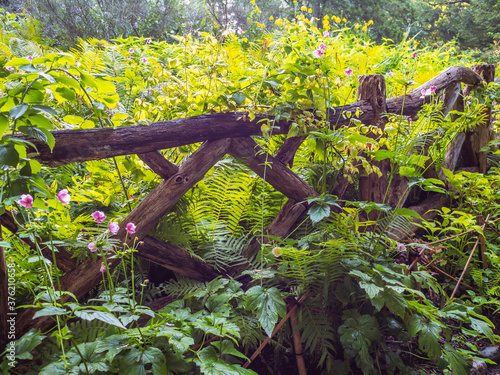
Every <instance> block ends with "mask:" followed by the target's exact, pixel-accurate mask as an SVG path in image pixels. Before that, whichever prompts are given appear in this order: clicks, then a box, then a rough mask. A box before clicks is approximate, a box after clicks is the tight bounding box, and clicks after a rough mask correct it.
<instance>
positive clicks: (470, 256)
mask: <svg viewBox="0 0 500 375" xmlns="http://www.w3.org/2000/svg"><path fill="white" fill-rule="evenodd" d="M489 218H490V215H489V214H488V216H487V217H486V220H485V221H484V224H483V225H482V226H481V230H484V227H486V224H487V223H488V219H489ZM479 240H480V237H479V236H478V237H477V241H476V243H475V244H474V247H473V248H472V251H471V252H470V255H469V259H467V263H465V267H464V270H463V271H462V274H461V275H460V278H459V279H458V282H457V285H456V286H455V289H453V293H451V296H450V302H451V301H453V297H455V293H456V292H457V289H458V286H459V285H460V283H461V282H462V279H463V278H464V275H465V272H466V271H467V268H468V267H469V264H470V261H471V260H472V256H473V255H474V251H476V247H477V245H478V244H479Z"/></svg>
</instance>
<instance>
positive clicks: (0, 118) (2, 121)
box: [0, 115, 9, 136]
mask: <svg viewBox="0 0 500 375" xmlns="http://www.w3.org/2000/svg"><path fill="white" fill-rule="evenodd" d="M8 129H9V119H8V118H7V117H5V116H4V115H0V136H1V135H2V134H4V133H5V132H6V131H7V130H8Z"/></svg>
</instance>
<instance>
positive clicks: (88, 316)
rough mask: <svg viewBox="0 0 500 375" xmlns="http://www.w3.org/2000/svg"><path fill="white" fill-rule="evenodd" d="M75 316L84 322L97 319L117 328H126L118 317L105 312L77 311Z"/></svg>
mask: <svg viewBox="0 0 500 375" xmlns="http://www.w3.org/2000/svg"><path fill="white" fill-rule="evenodd" d="M75 315H76V316H78V317H79V318H81V319H84V320H88V321H92V320H94V319H97V320H100V321H102V322H104V323H108V324H110V325H113V326H115V327H118V328H123V329H125V326H124V325H123V324H122V323H121V322H120V320H118V318H117V317H115V316H114V315H113V314H110V313H107V312H104V311H94V310H76V311H75Z"/></svg>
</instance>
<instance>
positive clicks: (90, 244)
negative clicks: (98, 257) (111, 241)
mask: <svg viewBox="0 0 500 375" xmlns="http://www.w3.org/2000/svg"><path fill="white" fill-rule="evenodd" d="M87 247H88V248H89V250H90V251H92V252H93V253H95V252H96V251H97V250H99V249H98V248H97V247H95V242H91V243H89V244H88V246H87Z"/></svg>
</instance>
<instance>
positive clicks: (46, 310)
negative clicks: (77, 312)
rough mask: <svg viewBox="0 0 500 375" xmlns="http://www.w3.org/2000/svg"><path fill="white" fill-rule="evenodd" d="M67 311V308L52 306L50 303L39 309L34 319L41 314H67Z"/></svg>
mask: <svg viewBox="0 0 500 375" xmlns="http://www.w3.org/2000/svg"><path fill="white" fill-rule="evenodd" d="M66 313H67V311H66V310H65V309H62V308H60V307H57V306H52V305H49V306H47V307H44V308H43V309H41V310H38V311H37V312H36V313H35V315H34V316H33V319H36V318H39V317H41V316H51V315H64V314H66Z"/></svg>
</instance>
